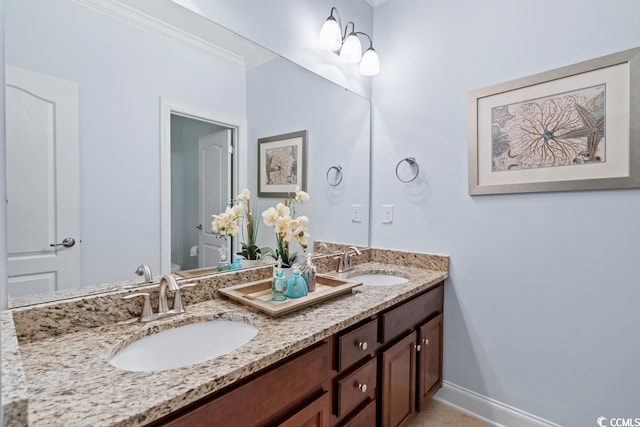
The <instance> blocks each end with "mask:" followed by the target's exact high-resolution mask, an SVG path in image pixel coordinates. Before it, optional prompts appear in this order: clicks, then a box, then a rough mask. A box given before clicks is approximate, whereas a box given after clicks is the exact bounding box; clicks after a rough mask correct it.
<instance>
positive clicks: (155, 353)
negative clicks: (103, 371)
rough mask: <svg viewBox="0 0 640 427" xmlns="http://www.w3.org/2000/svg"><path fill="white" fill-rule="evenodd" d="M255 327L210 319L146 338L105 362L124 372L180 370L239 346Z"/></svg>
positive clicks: (249, 339) (251, 335) (256, 330)
mask: <svg viewBox="0 0 640 427" xmlns="http://www.w3.org/2000/svg"><path fill="white" fill-rule="evenodd" d="M257 333H258V328H257V327H255V326H253V325H250V324H248V323H244V322H235V321H230V320H213V321H209V322H201V323H193V324H190V325H185V326H180V327H177V328H173V329H168V330H166V331H163V332H160V333H157V334H153V335H148V336H146V337H144V338H142V339H140V340H138V341H134V342H133V343H131V344H129V345H128V346H126V347H125V348H123V349H122V350H120V351H119V352H118V353H116V354H115V355H114V356H113V357H112V358H111V360H110V361H109V363H111V364H112V365H113V366H115V367H116V368H120V369H124V370H127V371H135V372H147V371H165V370H167V369H174V368H182V367H185V366H191V365H195V364H197V363H201V362H205V361H207V360H211V359H213V358H215V357H218V356H222V355H223V354H227V353H230V352H232V351H233V350H235V349H237V348H240V347H242V346H243V345H245V344H246V343H248V342H249V341H251V340H252V339H253V337H255V336H256V335H257Z"/></svg>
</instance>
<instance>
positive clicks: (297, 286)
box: [287, 264, 309, 298]
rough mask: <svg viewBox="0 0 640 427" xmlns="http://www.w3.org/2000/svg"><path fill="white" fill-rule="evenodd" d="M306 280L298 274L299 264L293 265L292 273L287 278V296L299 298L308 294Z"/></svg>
mask: <svg viewBox="0 0 640 427" xmlns="http://www.w3.org/2000/svg"><path fill="white" fill-rule="evenodd" d="M308 293H309V292H308V289H307V282H305V281H304V279H303V278H302V276H301V275H300V266H299V265H298V264H294V265H293V274H292V275H291V277H290V278H289V280H287V296H288V297H289V298H300V297H304V296H307V294H308Z"/></svg>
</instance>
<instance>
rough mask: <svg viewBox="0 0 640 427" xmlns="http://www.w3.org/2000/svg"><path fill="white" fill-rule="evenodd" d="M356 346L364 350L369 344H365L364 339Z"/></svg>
mask: <svg viewBox="0 0 640 427" xmlns="http://www.w3.org/2000/svg"><path fill="white" fill-rule="evenodd" d="M358 347H360V350H366V349H367V347H369V346H368V345H367V342H366V341H361V342H359V343H358Z"/></svg>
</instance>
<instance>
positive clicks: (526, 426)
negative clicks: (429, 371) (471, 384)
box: [433, 381, 560, 427]
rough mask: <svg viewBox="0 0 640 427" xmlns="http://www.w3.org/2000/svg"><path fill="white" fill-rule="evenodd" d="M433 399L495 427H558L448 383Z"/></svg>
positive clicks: (444, 383) (445, 383)
mask: <svg viewBox="0 0 640 427" xmlns="http://www.w3.org/2000/svg"><path fill="white" fill-rule="evenodd" d="M433 398H434V399H435V400H438V401H440V402H442V403H445V404H447V405H450V406H453V407H454V408H456V409H457V410H459V411H461V412H464V413H466V414H469V415H471V416H472V417H475V418H478V419H480V420H482V421H484V422H486V423H487V424H491V425H493V426H496V427H502V426H508V427H560V426H559V425H558V424H554V423H552V422H551V421H547V420H545V419H543V418H540V417H536V416H535V415H532V414H529V413H527V412H524V411H521V410H520V409H517V408H514V407H513V406H509V405H505V404H504V403H502V402H498V401H497V400H494V399H491V398H488V397H486V396H483V395H481V394H478V393H476V392H474V391H471V390H468V389H466V388H464V387H460V386H458V385H455V384H453V383H450V382H448V381H444V382H443V384H442V388H441V389H440V390H439V391H438V392H437V393H436V394H435V396H434V397H433Z"/></svg>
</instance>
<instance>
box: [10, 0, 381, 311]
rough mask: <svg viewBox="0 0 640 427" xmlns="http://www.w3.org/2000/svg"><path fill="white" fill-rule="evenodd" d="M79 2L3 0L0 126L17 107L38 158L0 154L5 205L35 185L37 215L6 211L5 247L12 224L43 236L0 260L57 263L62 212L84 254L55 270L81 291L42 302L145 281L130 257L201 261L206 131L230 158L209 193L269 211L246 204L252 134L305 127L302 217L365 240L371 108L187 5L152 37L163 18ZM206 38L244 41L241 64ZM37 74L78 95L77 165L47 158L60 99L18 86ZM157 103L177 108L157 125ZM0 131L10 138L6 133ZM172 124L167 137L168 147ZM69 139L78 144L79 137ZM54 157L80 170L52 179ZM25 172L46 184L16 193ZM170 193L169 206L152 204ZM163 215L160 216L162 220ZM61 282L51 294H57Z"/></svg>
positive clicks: (165, 263)
mask: <svg viewBox="0 0 640 427" xmlns="http://www.w3.org/2000/svg"><path fill="white" fill-rule="evenodd" d="M163 1H164V0H163ZM86 3H87V4H94V5H95V4H100V2H99V1H97V2H96V1H93V2H86ZM104 3H105V4H113V2H104ZM143 3H144V2H143ZM146 3H148V4H153V2H146ZM84 4H85V2H83V1H78V2H74V1H71V0H47V1H42V0H10V1H8V2H5V12H4V15H5V65H6V66H7V69H11V71H8V72H7V81H6V85H7V86H6V88H7V96H6V98H7V99H6V102H7V104H6V105H7V107H6V109H7V117H9V114H14V116H11V121H12V123H20V125H21V126H22V129H14V128H16V126H13V128H12V129H14V130H15V132H18V134H20V133H19V132H23V134H20V135H24V133H25V132H26V134H27V136H28V137H29V138H31V139H29V141H33V142H34V144H36V147H37V141H41V142H40V143H41V145H42V147H41V148H42V149H43V150H44V154H43V155H36V154H35V151H34V150H35V148H34V149H31V148H29V149H22V151H20V152H19V153H18V154H15V153H13V152H11V151H10V148H9V147H10V144H11V142H10V141H9V140H8V139H9V136H8V138H7V147H8V148H7V152H8V154H7V158H8V161H11V162H12V164H11V165H8V166H7V172H8V175H10V174H11V173H14V175H13V176H18V177H21V178H20V180H19V182H18V184H16V182H15V180H14V182H8V183H7V192H8V198H9V201H8V203H9V205H11V203H12V202H14V200H15V199H14V198H13V197H12V194H13V195H16V194H19V193H20V192H23V193H28V194H32V193H33V194H35V192H36V191H40V193H41V195H42V196H43V197H44V199H42V200H41V205H40V206H42V209H38V210H37V212H36V213H37V214H34V215H32V216H30V217H29V218H30V219H28V220H27V219H25V218H16V216H15V215H14V216H13V217H12V216H11V212H12V210H11V209H10V208H8V217H9V218H8V229H9V238H11V235H12V231H11V230H17V229H16V228H14V225H15V224H18V225H20V226H21V227H24V228H33V229H39V230H41V231H42V233H43V236H44V237H42V236H41V237H39V238H37V239H35V241H36V249H33V248H27V249H24V248H21V247H18V246H19V245H18V246H16V245H15V244H14V245H13V246H12V244H9V253H10V260H11V257H12V256H13V257H14V258H15V259H19V258H21V257H22V258H27V257H33V256H34V255H37V254H38V253H40V254H41V255H44V257H45V258H47V259H49V258H52V254H64V253H65V250H66V249H67V248H66V247H65V246H64V245H61V246H59V247H54V248H53V249H52V248H50V247H49V245H50V244H58V243H63V242H64V240H63V239H64V238H65V237H74V238H76V236H67V235H66V234H65V232H64V231H61V230H58V231H55V230H56V225H55V224H53V222H55V220H57V219H59V218H66V219H69V218H72V219H73V221H72V222H75V226H76V227H77V230H78V234H77V238H76V244H75V247H76V248H78V249H80V250H79V252H78V256H77V257H76V258H75V259H74V258H73V257H70V259H68V260H66V261H64V262H66V263H68V264H70V265H72V266H73V268H75V271H76V273H74V274H76V276H77V283H78V284H79V285H78V287H76V286H74V289H73V290H66V291H62V292H58V293H57V294H56V295H55V296H54V297H53V298H57V297H68V296H71V295H73V296H76V295H79V294H81V293H82V292H83V290H84V289H86V290H87V292H94V291H95V285H98V284H105V283H113V282H121V281H134V280H141V279H138V278H137V276H135V275H134V271H135V269H136V267H137V266H138V265H140V264H148V265H149V266H150V267H151V270H152V272H153V274H154V276H157V275H159V274H160V273H165V272H169V271H170V270H172V269H173V270H175V269H176V268H198V267H202V265H200V264H199V263H198V262H199V261H198V251H197V250H194V249H193V248H194V246H197V245H198V243H197V240H198V233H200V230H199V228H196V227H197V226H199V225H202V228H203V229H204V230H205V231H206V230H208V228H209V227H210V223H206V221H205V223H204V224H202V222H203V220H202V218H199V217H198V207H197V204H198V202H199V195H198V175H197V165H196V163H197V162H198V161H199V160H198V156H197V151H198V148H197V144H198V141H199V140H201V139H202V138H204V137H207V136H210V135H213V134H220V133H224V134H225V135H226V138H227V141H228V143H229V144H230V145H234V146H235V147H236V151H235V155H234V157H229V158H227V157H221V158H220V159H218V164H226V165H227V169H226V170H224V171H223V172H221V173H220V174H219V176H220V177H222V176H224V177H226V178H227V179H228V182H224V183H223V182H221V183H220V185H219V187H220V188H221V189H223V190H224V191H227V193H221V194H222V195H217V196H215V197H217V199H218V203H219V204H220V205H223V204H224V201H225V200H227V199H228V198H229V197H231V196H233V195H234V194H237V192H239V191H240V190H241V189H242V188H243V187H245V186H246V187H248V188H249V190H250V191H251V193H252V195H253V197H252V203H253V204H254V205H257V206H259V207H261V208H263V209H266V208H267V207H269V206H273V205H275V204H276V203H277V202H278V201H279V199H275V198H257V197H255V196H257V168H258V160H257V149H258V143H257V141H258V139H259V138H265V137H270V136H274V135H280V134H286V133H290V132H296V131H300V130H305V131H307V135H308V138H307V169H306V171H305V173H306V174H307V191H308V193H309V194H310V195H311V200H310V201H309V202H308V203H307V204H305V205H304V206H302V207H301V208H300V209H301V213H302V214H304V215H307V216H308V217H309V218H310V224H309V229H310V233H311V235H312V239H313V240H321V241H329V242H337V243H348V244H354V245H360V246H366V245H367V244H368V242H369V236H368V230H369V218H368V214H367V212H368V211H369V156H370V102H369V100H367V99H364V98H362V97H360V96H358V95H356V94H354V93H351V92H349V91H347V90H345V89H344V88H341V87H339V86H337V85H336V84H334V83H332V82H330V81H328V80H326V79H324V78H322V77H320V76H318V75H316V74H314V73H312V72H310V71H308V70H306V69H304V68H302V67H300V66H298V65H296V64H294V63H292V62H290V61H288V60H286V59H285V58H282V57H279V56H277V55H274V54H272V53H270V52H266V51H264V49H261V48H260V46H259V45H256V44H255V43H246V41H245V40H243V39H242V38H241V37H240V36H238V35H235V34H230V33H229V32H228V31H225V30H224V29H221V28H220V27H219V26H216V25H215V24H214V23H211V22H209V21H207V20H205V19H204V18H202V17H199V16H197V15H195V14H193V13H192V12H189V11H187V10H182V11H181V12H180V14H173V15H172V16H174V18H175V19H176V22H172V23H171V26H172V27H173V29H174V31H173V32H171V31H169V32H168V33H166V32H165V30H162V29H158V28H160V27H162V25H159V24H158V25H156V26H157V28H156V29H154V30H153V31H150V30H149V28H145V25H141V24H140V21H138V20H137V19H131V17H132V16H135V13H132V11H131V10H129V13H128V14H127V16H126V17H125V18H126V19H118V18H116V17H114V16H113V15H112V14H109V13H102V12H100V11H97V10H95V9H92V8H89V7H86V6H85V5H84ZM147 13H148V11H147ZM157 18H158V19H162V17H157ZM127 20H128V22H126V21H127ZM157 22H158V21H156V24H157ZM180 26H182V27H183V28H182V29H180V28H179V27H180ZM176 28H178V31H175V29H176ZM189 28H192V29H194V30H198V31H197V32H198V34H197V38H192V37H191V36H189V34H188V32H187V29H189ZM154 32H155V33H154ZM209 36H211V38H212V39H211V40H209V39H207V37H209ZM216 37H218V40H221V39H222V38H225V37H226V38H227V40H228V41H229V40H231V41H232V42H233V43H239V44H243V45H244V47H243V48H241V49H240V48H239V49H240V50H242V49H247V47H246V46H250V50H251V58H252V59H251V60H248V59H247V58H248V56H244V57H243V56H242V55H244V54H239V55H235V54H233V53H230V52H229V51H228V50H225V51H224V52H222V51H220V50H219V49H218V50H216V49H217V45H216V43H214V41H215V40H214V39H216ZM196 40H199V43H196V42H195V41H196ZM258 42H259V41H258ZM221 52H222V53H221ZM243 52H246V50H245V51H243ZM256 52H258V53H256ZM256 58H258V59H256ZM25 76H26V77H25ZM39 78H43V79H45V82H48V83H47V84H46V85H45V86H47V85H49V84H50V85H53V86H55V85H56V84H59V85H60V87H62V88H66V89H63V90H62V92H64V93H74V91H75V95H72V96H71V98H72V101H71V104H70V105H71V107H70V108H71V112H72V114H73V113H74V108H75V115H76V118H77V125H76V129H77V132H76V134H75V138H76V140H77V144H78V149H77V151H76V152H77V159H74V158H73V155H70V156H67V155H66V154H65V153H64V152H63V151H56V150H58V148H59V147H60V146H62V145H63V144H64V141H63V139H62V138H63V137H62V136H60V135H58V134H55V133H54V134H53V136H52V134H50V133H47V132H46V130H47V126H48V127H55V128H56V129H58V128H62V126H61V125H59V124H55V121H54V119H56V118H57V116H56V114H58V113H59V110H60V111H61V109H62V106H64V105H67V104H65V102H66V101H64V99H63V100H61V101H60V104H59V105H60V106H58V104H56V103H55V102H58V101H55V102H54V103H52V102H51V101H50V100H49V98H48V95H47V96H40V95H38V93H32V92H29V91H27V92H24V91H22V92H20V85H21V84H23V82H25V81H26V82H27V84H28V82H29V81H31V80H33V79H35V80H38V79H39ZM24 79H26V80H24ZM48 79H49V80H48ZM36 87H37V86H36ZM73 99H75V102H76V105H75V107H73ZM10 102H13V104H11V105H9V103H10ZM163 102H164V105H165V106H166V105H169V106H173V107H175V106H176V105H177V106H179V107H177V108H175V111H174V110H171V108H173V107H171V108H170V109H169V110H170V114H169V120H168V121H169V125H168V126H169V127H168V128H167V127H166V126H167V120H165V119H166V118H165V119H163V118H162V117H163V114H162V111H163V107H162V106H163ZM10 110H11V111H14V113H10ZM36 119H38V120H43V123H49V125H43V126H41V127H42V128H43V129H44V131H43V132H44V134H45V138H44V140H43V139H39V138H40V136H39V134H38V132H36V131H33V129H35V128H37V127H36V126H34V125H33V123H36ZM7 122H8V123H9V122H10V120H9V119H8V120H7ZM65 123H66V122H65ZM73 126H74V125H73V124H72V125H71V128H73ZM7 129H8V132H9V126H8V127H7ZM167 129H170V132H168V134H169V136H168V137H169V138H170V144H169V146H166V145H164V146H163V144H162V143H161V140H162V138H166V137H167V132H166V130H167ZM14 130H12V132H13V131H14ZM70 133H71V137H72V138H73V137H74V135H73V134H74V132H73V131H71V132H70ZM9 135H11V134H9ZM42 141H44V142H42ZM12 153H13V154H12ZM12 155H13V157H11V156H12ZM20 156H21V157H20ZM166 156H169V157H166ZM194 156H195V157H194ZM17 158H21V161H22V162H23V163H21V164H20V165H19V166H17V163H13V161H12V159H17ZM61 158H64V159H67V160H69V159H70V160H75V161H76V166H75V167H76V168H77V170H76V171H75V172H72V173H70V174H69V175H70V176H71V177H72V178H73V177H74V176H75V178H74V179H69V178H58V177H57V176H56V173H63V174H64V173H65V171H66V172H68V169H67V168H66V167H65V168H62V167H60V164H61V163H59V162H58V160H60V159H61ZM194 159H195V160H194ZM167 161H168V162H169V163H170V165H171V166H170V169H169V176H168V177H167V168H166V167H164V169H163V166H162V164H163V162H165V164H166V162H167ZM336 167H339V168H340V170H341V174H342V176H341V182H340V183H339V184H338V185H332V184H335V182H336V181H335V180H334V179H333V178H334V177H333V175H331V174H333V173H334V172H335V171H336V170H337V169H336ZM11 168H13V169H12V170H13V172H12V170H10V169H11ZM16 171H18V172H20V173H18V172H16ZM328 172H330V174H329V175H331V176H330V177H329V178H331V179H329V180H328ZM36 175H40V176H42V177H43V180H44V181H43V182H45V183H46V185H43V188H41V189H39V190H38V188H35V189H34V188H32V189H30V188H29V186H26V187H25V186H22V184H21V183H31V182H32V179H31V177H33V176H36ZM61 176H62V175H61ZM8 179H10V177H9V178H8ZM220 179H222V178H220ZM65 180H68V181H65ZM66 182H71V183H72V184H69V185H67V184H65V183H66ZM74 185H75V186H77V195H78V197H77V201H76V202H73V201H72V202H70V204H68V205H63V204H62V203H59V202H55V199H53V197H56V196H57V195H58V194H57V193H58V192H60V191H62V189H64V188H67V189H69V188H71V189H73V186H74ZM167 186H169V189H168V188H167ZM36 187H37V186H36ZM223 190H221V191H223ZM29 191H31V193H29ZM40 193H39V194H40ZM167 194H169V195H170V197H171V199H170V203H166V200H164V202H163V198H165V199H166V197H167ZM215 197H213V198H215ZM74 203H77V208H78V209H77V210H78V213H77V218H75V217H73V215H71V216H69V215H70V214H69V213H68V212H67V211H65V210H64V209H62V210H56V209H58V208H60V207H61V206H63V207H64V206H72V205H73V204H74ZM172 206H173V208H172ZM354 206H355V207H354ZM221 208H222V206H221ZM163 209H165V210H166V209H169V211H168V212H169V213H168V215H169V216H168V217H167V212H166V211H162V210H163ZM354 209H357V210H358V212H359V214H360V219H359V221H353V218H352V216H353V211H354ZM14 212H15V211H14ZM163 212H164V213H163ZM215 213H217V212H211V214H215ZM52 218H53V219H52ZM163 218H164V219H163ZM166 218H170V221H166ZM12 221H13V222H12ZM43 224H44V225H43ZM52 230H54V231H52ZM171 230H173V231H171ZM176 230H180V232H177V231H176ZM270 231H271V230H269V229H267V227H262V228H261V230H260V232H259V237H258V243H259V245H263V246H270V247H273V246H274V245H275V237H274V235H273V233H272V232H270ZM16 232H17V231H16ZM167 233H169V234H170V238H167ZM38 245H39V246H38ZM232 249H233V248H232ZM12 251H13V252H12ZM163 251H164V252H163ZM47 262H48V261H47ZM171 264H173V268H172V266H171ZM9 268H10V269H11V268H12V265H11V262H10V265H9ZM21 274H22V273H18V274H14V275H13V276H12V274H11V271H10V272H9V275H10V276H12V277H10V279H9V282H10V285H9V287H10V289H9V305H10V306H15V305H16V302H17V303H20V301H21V300H29V299H28V298H27V299H24V298H20V297H18V298H13V297H15V296H17V295H20V293H21V292H20V291H16V289H19V286H20V282H21ZM50 276H51V274H44V273H43V274H41V275H40V276H38V278H37V280H35V281H33V280H31V281H28V280H25V281H24V282H25V283H27V282H28V283H29V285H28V286H32V288H33V289H32V291H33V292H46V293H50V291H52V290H53V289H51V288H50V283H52V279H51V277H50ZM25 277H26V275H25ZM53 281H55V280H53ZM60 281H61V284H60V287H61V288H66V287H68V286H67V285H65V283H67V282H65V281H64V280H63V279H61V280H60ZM12 287H13V289H14V291H13V294H12ZM24 289H26V288H24ZM30 292H31V291H26V292H24V293H30ZM12 300H13V301H12Z"/></svg>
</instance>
